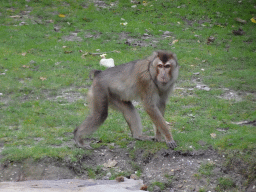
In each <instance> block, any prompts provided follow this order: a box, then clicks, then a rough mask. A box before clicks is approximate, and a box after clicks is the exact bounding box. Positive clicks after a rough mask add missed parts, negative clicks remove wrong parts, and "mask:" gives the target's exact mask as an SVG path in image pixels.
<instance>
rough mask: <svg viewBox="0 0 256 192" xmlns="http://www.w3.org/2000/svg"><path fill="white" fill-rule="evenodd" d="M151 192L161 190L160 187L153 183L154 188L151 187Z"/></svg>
mask: <svg viewBox="0 0 256 192" xmlns="http://www.w3.org/2000/svg"><path fill="white" fill-rule="evenodd" d="M153 192H161V189H160V187H158V186H156V185H155V186H154V188H153Z"/></svg>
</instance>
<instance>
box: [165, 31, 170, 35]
mask: <svg viewBox="0 0 256 192" xmlns="http://www.w3.org/2000/svg"><path fill="white" fill-rule="evenodd" d="M163 35H171V32H170V31H165V32H164V33H163Z"/></svg>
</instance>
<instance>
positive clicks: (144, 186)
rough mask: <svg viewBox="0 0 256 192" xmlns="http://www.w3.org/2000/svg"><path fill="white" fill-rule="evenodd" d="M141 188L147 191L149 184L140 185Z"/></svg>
mask: <svg viewBox="0 0 256 192" xmlns="http://www.w3.org/2000/svg"><path fill="white" fill-rule="evenodd" d="M140 190H142V191H147V190H148V186H147V185H142V186H141V187H140Z"/></svg>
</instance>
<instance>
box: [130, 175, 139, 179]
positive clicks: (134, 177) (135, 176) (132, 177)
mask: <svg viewBox="0 0 256 192" xmlns="http://www.w3.org/2000/svg"><path fill="white" fill-rule="evenodd" d="M130 178H131V179H134V180H139V177H138V176H137V175H135V174H131V177H130Z"/></svg>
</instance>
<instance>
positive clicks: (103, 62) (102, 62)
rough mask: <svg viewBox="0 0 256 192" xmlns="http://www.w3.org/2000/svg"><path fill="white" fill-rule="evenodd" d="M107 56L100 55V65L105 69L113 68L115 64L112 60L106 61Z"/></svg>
mask: <svg viewBox="0 0 256 192" xmlns="http://www.w3.org/2000/svg"><path fill="white" fill-rule="evenodd" d="M106 55H107V54H102V55H100V56H101V58H102V59H101V60H100V65H103V66H105V67H114V66H115V64H114V59H112V58H109V59H106V57H105V56H106Z"/></svg>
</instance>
